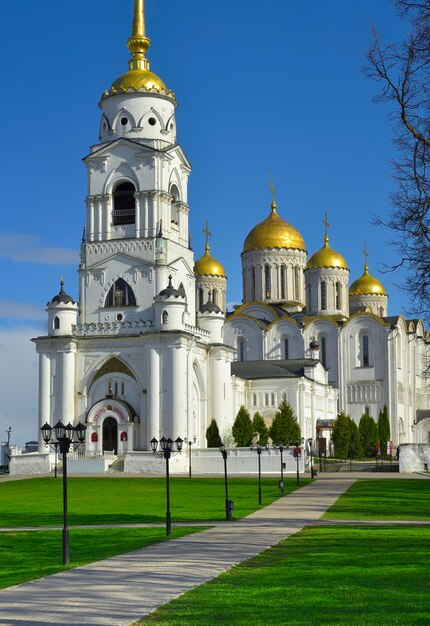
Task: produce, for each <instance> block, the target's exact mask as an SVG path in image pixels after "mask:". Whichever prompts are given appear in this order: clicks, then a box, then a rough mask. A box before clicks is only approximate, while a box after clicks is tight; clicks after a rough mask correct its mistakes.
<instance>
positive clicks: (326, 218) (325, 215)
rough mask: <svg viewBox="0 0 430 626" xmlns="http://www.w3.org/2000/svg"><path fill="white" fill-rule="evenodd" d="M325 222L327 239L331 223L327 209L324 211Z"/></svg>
mask: <svg viewBox="0 0 430 626" xmlns="http://www.w3.org/2000/svg"><path fill="white" fill-rule="evenodd" d="M323 224H324V226H325V239H327V240H328V229H329V226H330V224H329V223H328V216H327V211H324V219H323Z"/></svg>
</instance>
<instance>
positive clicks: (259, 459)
mask: <svg viewBox="0 0 430 626" xmlns="http://www.w3.org/2000/svg"><path fill="white" fill-rule="evenodd" d="M265 448H266V450H268V449H269V444H268V443H267V444H266V446H265ZM250 450H251V451H252V450H256V452H257V454H258V504H261V451H262V450H263V446H262V445H261V441H257V443H256V444H255V445H254V444H253V443H251V445H250Z"/></svg>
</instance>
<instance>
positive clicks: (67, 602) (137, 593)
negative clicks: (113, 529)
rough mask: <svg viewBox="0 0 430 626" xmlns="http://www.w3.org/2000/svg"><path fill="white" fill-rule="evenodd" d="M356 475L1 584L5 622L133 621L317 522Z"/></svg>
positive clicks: (59, 625)
mask: <svg viewBox="0 0 430 626" xmlns="http://www.w3.org/2000/svg"><path fill="white" fill-rule="evenodd" d="M355 479H356V477H355V476H350V475H344V476H339V475H336V476H335V477H330V479H329V477H327V479H322V480H321V479H319V480H316V481H315V482H313V483H311V484H310V485H308V486H306V487H303V488H302V489H300V490H299V491H297V492H294V493H292V494H290V495H288V496H286V497H284V498H281V499H279V500H277V501H276V502H273V503H272V504H270V505H269V506H267V507H265V508H264V509H262V510H260V511H256V512H255V513H252V514H251V515H249V516H248V517H247V518H245V519H243V520H239V521H235V522H231V523H228V522H225V523H224V524H217V525H216V526H214V527H213V528H210V529H208V530H205V531H203V532H201V533H197V534H194V535H189V536H187V537H182V538H181V539H173V540H172V541H169V542H165V543H162V544H158V545H155V546H150V547H148V548H144V549H142V550H137V551H136V552H130V553H128V554H123V555H120V556H117V557H112V558H110V559H106V560H104V561H98V562H97V563H91V564H90V565H85V566H83V567H78V568H76V569H73V570H70V571H68V572H62V573H60V574H55V575H53V576H49V577H47V578H43V579H40V580H36V581H34V582H30V583H25V584H23V585H18V586H16V587H10V588H9V589H4V590H2V591H0V626H24V625H25V626H35V625H36V624H45V625H47V626H68V625H70V624H77V625H79V626H128V625H129V624H132V623H133V622H134V621H136V620H138V619H140V618H142V617H143V616H144V615H146V614H147V613H150V612H151V611H154V610H155V609H156V608H157V607H158V606H160V605H162V604H165V603H166V602H169V601H170V600H172V599H173V598H176V597H177V596H179V595H180V594H182V593H184V592H185V591H188V590H189V589H192V588H193V587H196V586H198V585H200V584H202V583H204V582H207V581H208V580H211V579H212V578H215V577H216V576H218V575H219V574H221V573H222V572H224V571H226V570H228V569H230V568H231V567H232V566H233V565H236V564H237V563H240V562H242V561H244V560H246V559H249V558H250V557H253V556H255V555H256V554H259V553H260V552H262V551H263V550H265V549H267V548H269V547H271V546H273V545H275V544H276V543H278V542H279V541H281V540H282V539H284V538H285V537H288V536H290V535H292V534H293V533H295V532H297V531H298V530H300V529H301V528H303V526H305V525H308V524H312V523H315V521H316V520H318V519H319V518H320V517H321V515H322V514H323V513H324V511H326V509H327V508H328V507H329V506H331V504H333V502H335V501H336V500H337V498H338V497H339V496H340V495H341V494H342V493H343V492H344V491H345V490H346V489H347V488H348V487H349V486H350V485H351V484H352V483H353V482H354V481H355Z"/></svg>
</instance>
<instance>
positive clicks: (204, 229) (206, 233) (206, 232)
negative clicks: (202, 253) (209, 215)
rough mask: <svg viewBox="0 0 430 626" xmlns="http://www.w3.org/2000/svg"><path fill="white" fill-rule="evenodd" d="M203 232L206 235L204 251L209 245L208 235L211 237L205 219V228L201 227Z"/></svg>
mask: <svg viewBox="0 0 430 626" xmlns="http://www.w3.org/2000/svg"><path fill="white" fill-rule="evenodd" d="M203 232H204V233H205V235H206V245H205V250H206V252H209V249H210V246H209V237H212V233H210V232H209V223H208V221H207V220H206V228H203Z"/></svg>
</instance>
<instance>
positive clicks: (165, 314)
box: [161, 311, 169, 324]
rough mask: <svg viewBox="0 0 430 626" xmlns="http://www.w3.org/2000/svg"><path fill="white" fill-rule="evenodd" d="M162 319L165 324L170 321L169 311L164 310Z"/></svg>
mask: <svg viewBox="0 0 430 626" xmlns="http://www.w3.org/2000/svg"><path fill="white" fill-rule="evenodd" d="M161 321H162V322H163V324H167V322H168V321H169V314H168V313H167V311H163V314H162V316H161Z"/></svg>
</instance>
